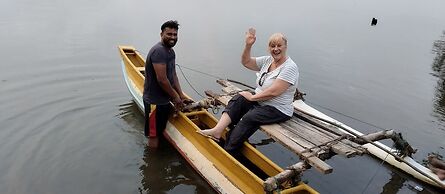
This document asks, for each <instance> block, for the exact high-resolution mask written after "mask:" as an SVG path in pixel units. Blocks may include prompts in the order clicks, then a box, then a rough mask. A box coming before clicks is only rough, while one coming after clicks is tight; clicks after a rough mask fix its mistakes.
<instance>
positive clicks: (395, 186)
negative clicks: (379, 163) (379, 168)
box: [380, 172, 407, 194]
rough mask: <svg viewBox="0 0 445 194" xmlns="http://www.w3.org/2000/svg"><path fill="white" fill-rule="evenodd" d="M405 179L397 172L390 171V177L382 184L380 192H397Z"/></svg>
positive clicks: (385, 193) (384, 193) (387, 193)
mask: <svg viewBox="0 0 445 194" xmlns="http://www.w3.org/2000/svg"><path fill="white" fill-rule="evenodd" d="M406 180H407V179H406V178H403V177H402V176H400V175H398V174H397V173H395V172H391V178H390V179H389V181H388V182H387V183H386V184H385V185H384V186H383V191H382V192H381V193H380V194H390V193H397V192H398V191H399V190H400V189H401V188H402V187H403V184H404V183H405V181H406Z"/></svg>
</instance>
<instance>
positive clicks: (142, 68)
mask: <svg viewBox="0 0 445 194" xmlns="http://www.w3.org/2000/svg"><path fill="white" fill-rule="evenodd" d="M136 69H137V70H138V71H139V72H144V71H145V67H136Z"/></svg>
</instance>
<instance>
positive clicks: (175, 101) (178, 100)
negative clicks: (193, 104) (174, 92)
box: [172, 96, 184, 111]
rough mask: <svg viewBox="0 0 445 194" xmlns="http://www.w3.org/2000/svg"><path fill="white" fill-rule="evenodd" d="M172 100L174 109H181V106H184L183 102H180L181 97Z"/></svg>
mask: <svg viewBox="0 0 445 194" xmlns="http://www.w3.org/2000/svg"><path fill="white" fill-rule="evenodd" d="M172 102H173V105H174V106H175V109H176V111H181V110H182V108H184V103H182V99H181V98H180V97H179V96H176V97H175V98H173V100H172Z"/></svg>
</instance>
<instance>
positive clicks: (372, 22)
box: [371, 18, 377, 26]
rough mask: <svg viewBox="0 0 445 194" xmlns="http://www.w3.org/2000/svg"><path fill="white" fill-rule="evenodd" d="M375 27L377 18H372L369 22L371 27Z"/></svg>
mask: <svg viewBox="0 0 445 194" xmlns="http://www.w3.org/2000/svg"><path fill="white" fill-rule="evenodd" d="M375 25H377V18H372V20H371V26H375Z"/></svg>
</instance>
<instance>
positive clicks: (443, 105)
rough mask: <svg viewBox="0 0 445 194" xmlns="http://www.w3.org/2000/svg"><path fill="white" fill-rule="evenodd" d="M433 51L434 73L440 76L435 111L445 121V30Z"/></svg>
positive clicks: (435, 43)
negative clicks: (434, 55)
mask: <svg viewBox="0 0 445 194" xmlns="http://www.w3.org/2000/svg"><path fill="white" fill-rule="evenodd" d="M433 52H434V53H435V54H436V57H435V58H434V61H433V64H432V69H433V73H432V75H433V76H435V77H437V78H439V79H438V81H437V86H436V94H435V102H434V111H435V113H438V115H437V116H440V118H438V119H439V120H441V121H445V66H444V64H445V31H443V32H442V36H441V39H440V40H436V41H435V42H434V43H433Z"/></svg>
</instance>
